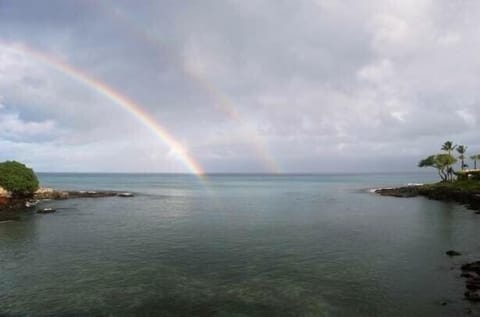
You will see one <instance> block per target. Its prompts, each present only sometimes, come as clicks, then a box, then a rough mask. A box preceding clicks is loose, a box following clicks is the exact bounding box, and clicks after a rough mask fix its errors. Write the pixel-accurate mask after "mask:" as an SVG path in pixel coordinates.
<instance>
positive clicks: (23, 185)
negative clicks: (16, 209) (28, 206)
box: [0, 161, 38, 197]
mask: <svg viewBox="0 0 480 317" xmlns="http://www.w3.org/2000/svg"><path fill="white" fill-rule="evenodd" d="M0 186H1V187H3V188H5V189H6V190H8V191H10V192H11V193H12V195H13V196H14V197H25V196H31V195H33V193H34V192H35V191H36V190H37V189H38V178H37V175H35V173H34V172H33V170H32V169H31V168H28V167H27V166H25V165H24V164H22V163H19V162H16V161H6V162H3V163H0Z"/></svg>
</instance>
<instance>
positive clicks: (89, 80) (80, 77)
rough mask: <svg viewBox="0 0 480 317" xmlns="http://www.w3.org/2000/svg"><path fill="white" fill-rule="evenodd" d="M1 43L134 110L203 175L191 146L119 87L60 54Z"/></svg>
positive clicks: (187, 164) (190, 168)
mask: <svg viewBox="0 0 480 317" xmlns="http://www.w3.org/2000/svg"><path fill="white" fill-rule="evenodd" d="M0 47H3V48H6V49H10V50H13V51H15V52H17V53H20V54H25V55H27V56H29V57H31V58H34V59H35V60H37V61H39V62H41V63H43V64H45V65H48V66H50V67H52V68H54V69H56V70H57V71H60V72H62V73H64V74H65V75H67V76H69V77H71V78H73V79H75V80H77V81H79V82H81V83H83V84H84V85H86V86H88V87H90V88H91V89H94V90H95V91H97V92H98V93H99V94H101V95H103V96H104V97H106V98H107V99H109V100H110V101H112V102H113V103H115V104H117V105H118V106H120V107H121V108H123V109H124V110H125V111H127V112H129V113H130V114H132V115H133V116H134V117H135V118H136V119H137V120H138V121H140V123H142V124H143V125H144V126H145V127H146V128H148V129H149V130H150V131H152V132H153V133H154V134H155V135H156V136H157V137H158V138H159V139H160V140H162V141H163V143H165V144H166V145H167V146H168V147H169V148H170V149H171V151H172V152H173V153H175V154H176V156H177V157H178V158H179V159H180V160H181V161H182V162H183V164H184V165H185V166H186V167H187V168H188V170H189V171H190V172H192V173H193V174H195V175H197V176H199V177H203V176H204V175H205V171H204V169H203V168H202V166H201V165H200V163H198V162H197V161H196V160H195V159H194V158H193V157H192V156H191V155H190V154H189V153H188V150H187V149H186V148H185V147H184V146H183V145H182V144H181V143H180V142H178V141H177V140H176V139H175V138H174V136H173V135H171V134H170V133H169V132H168V131H167V130H166V129H165V128H164V127H163V126H162V125H161V124H160V123H158V122H157V121H156V120H155V118H153V117H152V116H151V115H150V114H149V113H148V112H147V111H145V110H144V108H143V107H142V106H141V105H139V104H138V103H136V102H135V101H133V100H132V99H130V98H129V97H127V96H125V95H123V94H121V93H120V92H118V91H116V90H115V89H113V88H112V87H110V86H109V85H107V84H106V83H105V82H102V81H100V80H99V79H97V78H94V77H93V76H90V75H88V74H87V73H85V72H83V71H82V70H80V69H78V68H76V67H74V66H73V65H70V64H68V63H66V62H65V61H62V60H61V59H59V58H56V57H54V56H52V55H48V54H46V53H44V52H41V51H39V50H35V49H33V48H31V47H28V46H26V45H20V44H12V43H6V42H3V41H0Z"/></svg>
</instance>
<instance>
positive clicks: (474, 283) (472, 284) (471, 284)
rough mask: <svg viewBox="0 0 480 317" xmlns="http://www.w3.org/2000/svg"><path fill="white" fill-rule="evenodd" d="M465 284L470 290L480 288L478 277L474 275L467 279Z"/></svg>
mask: <svg viewBox="0 0 480 317" xmlns="http://www.w3.org/2000/svg"><path fill="white" fill-rule="evenodd" d="M465 286H466V287H467V289H469V290H472V291H476V290H480V278H478V277H474V278H469V279H467V281H466V282H465Z"/></svg>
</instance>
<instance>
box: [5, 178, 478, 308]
mask: <svg viewBox="0 0 480 317" xmlns="http://www.w3.org/2000/svg"><path fill="white" fill-rule="evenodd" d="M40 180H41V183H42V184H43V185H44V186H51V187H54V188H58V189H76V190H79V189H85V190H101V189H109V190H120V191H128V192H134V193H135V194H136V196H135V197H133V198H120V197H110V198H97V199H93V198H84V199H71V200H64V201H47V202H44V203H43V204H42V207H54V208H57V210H58V211H57V212H56V213H53V214H36V213H35V212H34V210H31V211H26V212H24V213H23V214H22V217H21V219H20V220H19V221H15V222H5V223H0V316H131V315H132V316H237V317H239V316H271V317H273V316H462V315H464V314H467V313H468V312H470V311H471V314H473V315H475V314H479V313H480V307H479V306H478V305H477V306H475V305H473V304H471V303H469V302H467V301H465V300H464V299H463V292H464V281H463V279H462V278H460V270H459V266H460V264H461V263H464V262H466V261H469V260H474V259H479V258H480V216H478V215H475V214H474V213H473V212H472V211H469V210H467V209H465V208H464V207H462V206H459V205H457V204H454V203H443V202H438V201H430V200H427V199H424V198H408V199H407V198H391V197H381V196H377V195H376V194H373V193H371V192H370V191H369V190H370V189H372V188H375V187H386V186H395V185H404V184H407V183H424V182H432V181H435V180H436V179H435V175H434V174H428V173H416V174H413V173H410V174H409V173H401V174H357V175H226V174H224V175H222V174H219V175H209V176H207V177H206V178H205V179H203V180H201V179H198V178H197V177H195V176H192V175H171V174H170V175H162V174H155V175H150V174H41V175H40ZM449 249H455V250H458V251H460V252H462V253H463V255H462V256H461V257H456V258H449V257H448V256H446V255H445V251H447V250H449Z"/></svg>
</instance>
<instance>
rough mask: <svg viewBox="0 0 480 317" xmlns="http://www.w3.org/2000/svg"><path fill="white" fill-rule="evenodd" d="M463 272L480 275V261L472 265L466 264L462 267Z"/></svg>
mask: <svg viewBox="0 0 480 317" xmlns="http://www.w3.org/2000/svg"><path fill="white" fill-rule="evenodd" d="M461 269H462V271H467V272H475V273H477V274H480V261H475V262H472V263H466V264H464V265H462V266H461Z"/></svg>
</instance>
